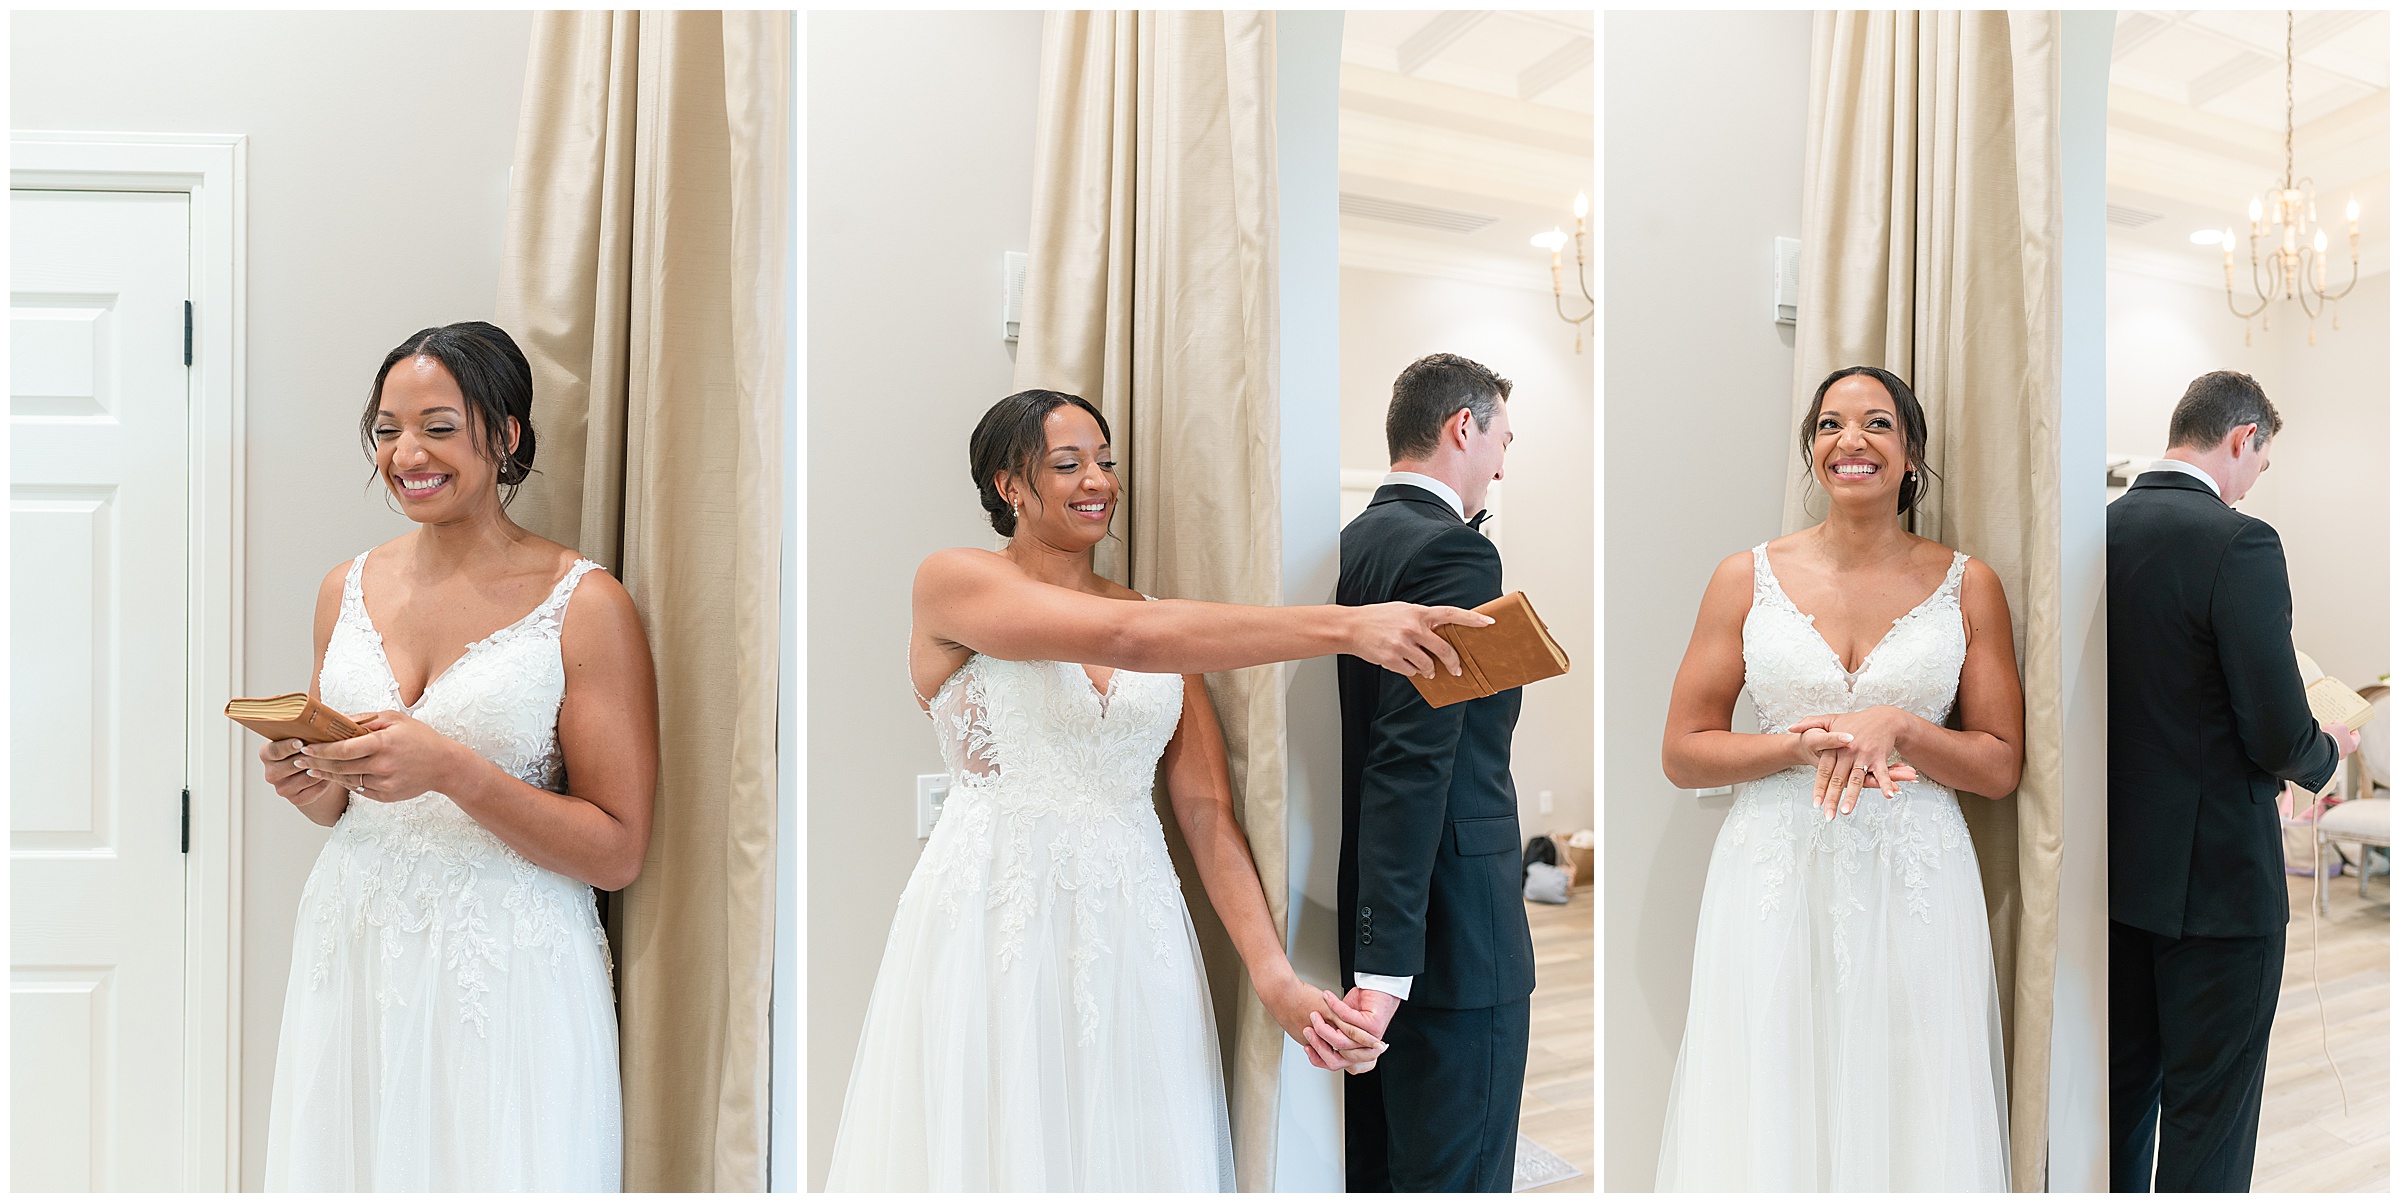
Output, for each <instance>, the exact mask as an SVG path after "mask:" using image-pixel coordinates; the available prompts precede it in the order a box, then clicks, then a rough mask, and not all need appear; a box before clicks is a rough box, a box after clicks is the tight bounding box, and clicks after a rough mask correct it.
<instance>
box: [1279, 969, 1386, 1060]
mask: <svg viewBox="0 0 2400 1203" xmlns="http://www.w3.org/2000/svg"><path fill="white" fill-rule="evenodd" d="M1259 997H1260V999H1261V1000H1263V1001H1264V1002H1265V1003H1266V1004H1267V1011H1268V1013H1269V1014H1272V1015H1273V1016H1274V1017H1275V1022H1276V1023H1277V1024H1278V1025H1279V1026H1281V1027H1282V1028H1283V1030H1284V1032H1285V1033H1286V1034H1288V1035H1290V1036H1291V1038H1292V1039H1294V1040H1296V1041H1299V1042H1300V1047H1301V1048H1303V1049H1305V1050H1306V1051H1307V1053H1308V1063H1309V1064H1311V1065H1314V1066H1316V1067H1317V1068H1319V1069H1338V1070H1341V1071H1342V1072H1344V1073H1353V1074H1362V1073H1365V1072H1367V1071H1368V1070H1370V1069H1373V1068H1375V1062H1376V1060H1377V1059H1378V1058H1380V1057H1382V1056H1383V1051H1384V1049H1386V1048H1388V1047H1390V1046H1389V1045H1386V1044H1385V1043H1384V1041H1383V1033H1384V1029H1386V1028H1388V1027H1390V1026H1391V1022H1392V1014H1393V1012H1395V1011H1397V1010H1398V1009H1399V1007H1400V1000H1399V999H1397V998H1394V997H1392V996H1391V995H1389V994H1385V993H1383V992H1382V991H1379V990H1369V989H1366V988H1365V987H1363V986H1360V987H1352V988H1351V991H1350V993H1349V994H1348V995H1346V996H1341V995H1336V994H1335V993H1334V992H1333V991H1331V990H1325V989H1321V988H1319V987H1316V986H1311V985H1309V984H1308V983H1306V982H1303V981H1301V980H1300V979H1299V978H1298V977H1297V976H1292V977H1290V978H1289V979H1288V980H1287V981H1285V982H1283V983H1282V984H1280V985H1278V986H1276V987H1275V988H1273V989H1271V990H1262V991H1260V992H1259Z"/></svg>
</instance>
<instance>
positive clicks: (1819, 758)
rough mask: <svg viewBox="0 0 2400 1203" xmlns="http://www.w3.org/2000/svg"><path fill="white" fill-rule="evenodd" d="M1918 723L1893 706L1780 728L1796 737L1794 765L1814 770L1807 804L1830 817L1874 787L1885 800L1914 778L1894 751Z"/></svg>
mask: <svg viewBox="0 0 2400 1203" xmlns="http://www.w3.org/2000/svg"><path fill="white" fill-rule="evenodd" d="M1923 721H1925V720H1923V719H1920V718H1918V717H1917V716H1916V715H1913V714H1910V713H1909V712H1907V711H1905V710H1902V709H1900V708H1899V707H1897V706H1869V707H1868V708H1866V709H1864V710H1859V711H1854V712H1852V713H1849V714H1820V715H1817V716H1815V717H1814V718H1804V719H1801V720H1800V721H1799V722H1796V723H1793V724H1792V725H1791V726H1790V727H1788V728H1786V730H1789V731H1791V732H1793V733H1794V734H1796V735H1798V736H1799V737H1800V759H1799V760H1797V761H1795V762H1794V763H1797V764H1808V763H1810V762H1811V761H1813V762H1815V764H1816V766H1817V780H1816V785H1815V786H1814V787H1813V789H1812V790H1811V791H1810V794H1809V802H1810V804H1812V805H1814V806H1815V807H1816V808H1817V809H1819V810H1821V811H1824V812H1825V817H1826V818H1828V819H1830V818H1833V817H1834V815H1835V814H1837V813H1839V814H1845V815H1846V814H1849V813H1850V812H1851V810H1852V809H1854V808H1856V807H1857V805H1858V795H1859V791H1861V790H1864V789H1870V788H1871V789H1880V790H1882V791H1883V796H1884V797H1886V798H1889V797H1892V796H1894V795H1895V794H1897V793H1899V789H1898V786H1899V785H1900V784H1901V783H1903V782H1908V781H1915V780H1917V770H1916V769H1914V768H1911V767H1910V766H1908V765H1906V764H1902V763H1900V762H1899V756H1898V753H1899V748H1900V738H1901V736H1902V735H1903V734H1905V733H1906V732H1907V731H1908V730H1909V728H1910V727H1912V726H1914V725H1915V724H1918V723H1922V722H1923Z"/></svg>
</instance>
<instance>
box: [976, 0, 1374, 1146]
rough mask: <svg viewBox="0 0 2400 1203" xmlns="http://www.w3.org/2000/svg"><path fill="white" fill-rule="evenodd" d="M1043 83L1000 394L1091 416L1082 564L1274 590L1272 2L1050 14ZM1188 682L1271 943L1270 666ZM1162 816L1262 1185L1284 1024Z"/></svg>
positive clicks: (1237, 1137)
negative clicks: (1103, 520) (1013, 321)
mask: <svg viewBox="0 0 2400 1203" xmlns="http://www.w3.org/2000/svg"><path fill="white" fill-rule="evenodd" d="M1041 80H1042V84H1041V100H1040V110H1039V117H1038V122H1039V124H1038V131H1037V135H1036V138H1037V141H1036V149H1035V166H1034V190H1033V191H1034V195H1033V233H1032V239H1031V243H1030V250H1029V262H1028V267H1027V271H1026V275H1025V305H1024V311H1023V321H1022V322H1021V324H1020V326H1019V330H1020V336H1019V341H1018V345H1017V372H1016V386H1017V387H1018V388H1020V389H1026V388H1051V389H1058V390H1061V391H1064V392H1069V393H1073V394H1075V395H1077V396H1080V397H1083V398H1085V399H1086V400H1089V401H1091V402H1092V403H1093V404H1095V405H1097V406H1099V407H1100V410H1101V412H1102V413H1104V414H1106V415H1107V416H1108V421H1109V425H1110V427H1111V429H1112V430H1113V432H1114V435H1115V449H1116V453H1117V464H1118V473H1119V475H1120V476H1121V478H1122V479H1123V482H1124V485H1125V488H1124V492H1123V495H1122V499H1121V501H1120V503H1119V513H1120V516H1121V517H1120V521H1119V522H1118V524H1117V528H1116V533H1117V534H1118V535H1121V536H1122V539H1121V540H1120V539H1114V538H1112V539H1110V540H1108V541H1106V542H1104V543H1102V544H1101V546H1100V548H1099V553H1098V564H1099V568H1100V571H1101V572H1103V573H1104V574H1106V575H1108V576H1110V577H1112V578H1113V579H1116V580H1118V581H1120V582H1124V583H1127V584H1130V585H1132V586H1133V587H1134V588H1136V589H1139V590H1141V591H1142V592H1144V593H1148V594H1151V595H1152V596H1157V597H1179V598H1195V599H1199V600H1204V601H1222V602H1242V603H1248V604H1252V605H1275V604H1278V603H1280V602H1281V601H1282V600H1283V598H1282V592H1283V573H1282V556H1283V551H1282V527H1281V522H1282V517H1281V513H1280V506H1281V501H1280V496H1281V490H1280V488H1279V481H1280V472H1281V464H1280V461H1281V441H1282V428H1281V419H1280V413H1279V407H1278V397H1277V392H1276V372H1277V358H1278V349H1277V324H1276V323H1277V307H1276V273H1275V255H1276V191H1275V124H1274V123H1275V19H1274V15H1273V14H1272V13H1262V12H1214V11H1203V12H1181V11H1163V12H1141V13H1131V12H1053V13H1051V14H1049V16H1048V17H1047V19H1046V20H1045V21H1044V24H1043V41H1042V65H1041ZM1208 687H1209V695H1210V697H1211V698H1212V699H1213V700H1214V701H1215V704H1216V708H1217V713H1218V715H1219V717H1220V718H1221V719H1222V720H1223V722H1224V726H1225V742H1226V749H1227V753H1228V756H1229V758H1230V760H1231V762H1232V777H1233V793H1234V817H1235V819H1236V820H1237V821H1239V822H1240V823H1241V825H1242V829H1243V830H1244V831H1245V832H1247V833H1248V835H1249V838H1250V850H1251V855H1252V856H1253V857H1254V858H1255V859H1256V860H1257V863H1258V872H1259V877H1260V879H1261V880H1262V881H1263V882H1264V883H1265V884H1266V891H1265V892H1266V897H1267V908H1268V910H1269V911H1270V912H1271V913H1272V914H1273V916H1274V919H1275V925H1276V930H1277V932H1278V934H1281V933H1282V932H1283V931H1284V930H1285V917H1284V910H1285V893H1286V891H1285V889H1284V884H1283V883H1284V879H1285V849H1284V805H1285V798H1284V743H1283V693H1282V680H1281V675H1280V673H1279V670H1278V669H1277V668H1276V667H1275V666H1272V665H1269V666H1265V667H1261V668H1253V669H1245V670H1241V671H1238V672H1227V673H1213V674H1211V675H1210V676H1209V678H1208ZM1162 801H1163V795H1162ZM1162 817H1163V816H1162ZM1162 826H1164V827H1165V829H1166V831H1167V839H1168V843H1169V845H1170V848H1171V850H1172V852H1173V853H1174V855H1175V859H1176V866H1177V872H1178V873H1179V874H1180V875H1181V877H1182V879H1183V886H1184V893H1185V899H1186V902H1187V903H1188V904H1189V906H1190V909H1191V912H1192V920H1193V923H1194V925H1195V926H1196V927H1197V928H1198V929H1199V932H1200V942H1201V948H1202V951H1203V953H1204V956H1205V959H1206V961H1207V966H1208V975H1209V988H1210V991H1211V993H1212V995H1213V996H1214V999H1215V1002H1216V1008H1217V1020H1218V1029H1219V1035H1220V1039H1221V1044H1222V1047H1223V1049H1224V1050H1225V1060H1226V1093H1227V1095H1228V1100H1227V1101H1228V1103H1229V1104H1230V1109H1231V1112H1232V1121H1233V1142H1234V1161H1235V1175H1236V1181H1237V1183H1238V1185H1239V1186H1240V1188H1241V1189H1243V1190H1265V1189H1271V1187H1272V1181H1273V1174H1274V1162H1275V1105H1276V1074H1277V1067H1278V1065H1279V1064H1280V1063H1281V1059H1282V1044H1283V1040H1284V1039H1285V1037H1284V1034H1283V1030H1282V1029H1281V1028H1280V1027H1278V1026H1276V1024H1275V1021H1274V1019H1273V1018H1272V1017H1271V1016H1270V1015H1268V1013H1267V1010H1266V1007H1265V1006H1264V1005H1263V1004H1262V1003H1260V1002H1259V1000H1258V996H1257V995H1256V994H1254V993H1252V992H1251V989H1250V986H1249V981H1248V978H1247V977H1246V976H1245V974H1244V972H1243V969H1242V964H1241V960H1240V958H1239V957H1238V956H1236V955H1235V953H1234V949H1233V944H1232V942H1231V941H1230V940H1229V939H1228V938H1227V936H1226V934H1225V930H1224V927H1223V926H1222V925H1221V924H1220V923H1218V921H1217V919H1216V913H1215V911H1214V910H1213V909H1212V908H1211V907H1210V906H1209V904H1208V899H1207V896H1206V895H1205V894H1204V893H1203V892H1202V889H1201V885H1200V880H1199V875H1198V874H1197V873H1195V872H1194V871H1193V869H1192V862H1191V858H1190V854H1189V853H1188V852H1187V851H1186V850H1185V848H1184V846H1183V842H1182V837H1181V834H1180V832H1178V830H1177V828H1176V825H1175V823H1174V822H1173V821H1172V819H1171V817H1165V821H1164V822H1162ZM1328 984H1330V983H1328Z"/></svg>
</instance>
